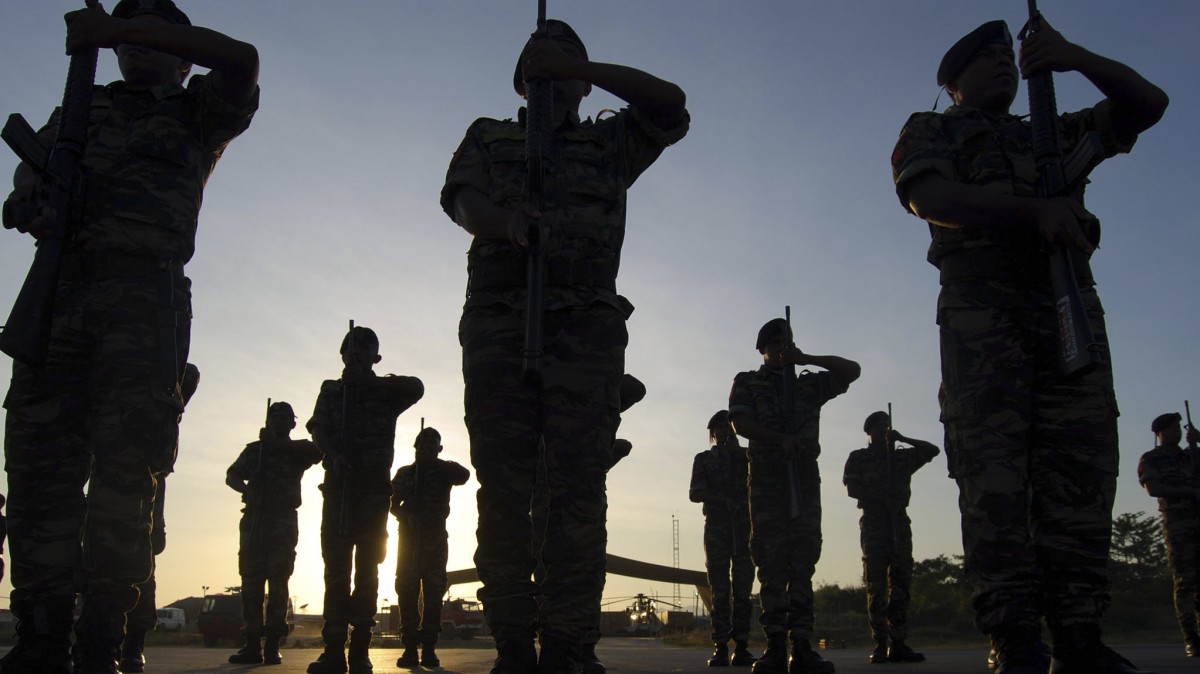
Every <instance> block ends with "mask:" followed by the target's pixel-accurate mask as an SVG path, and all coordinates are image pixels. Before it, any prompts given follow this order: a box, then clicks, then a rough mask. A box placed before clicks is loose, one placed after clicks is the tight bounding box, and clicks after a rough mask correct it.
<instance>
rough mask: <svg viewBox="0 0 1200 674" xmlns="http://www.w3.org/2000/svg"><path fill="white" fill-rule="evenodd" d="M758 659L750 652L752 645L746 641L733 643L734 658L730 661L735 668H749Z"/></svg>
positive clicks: (741, 640) (739, 640)
mask: <svg viewBox="0 0 1200 674" xmlns="http://www.w3.org/2000/svg"><path fill="white" fill-rule="evenodd" d="M757 659H758V658H756V657H754V654H753V653H751V652H750V645H749V644H748V643H746V640H745V639H738V640H736V641H734V642H733V657H732V658H730V659H729V664H731V665H733V666H734V667H749V666H750V665H753V664H754V661H755V660H757Z"/></svg>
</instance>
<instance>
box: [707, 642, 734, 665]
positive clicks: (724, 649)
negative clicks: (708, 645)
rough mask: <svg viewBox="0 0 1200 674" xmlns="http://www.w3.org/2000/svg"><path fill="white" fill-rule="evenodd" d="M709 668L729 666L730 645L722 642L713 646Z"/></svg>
mask: <svg viewBox="0 0 1200 674" xmlns="http://www.w3.org/2000/svg"><path fill="white" fill-rule="evenodd" d="M708 666H709V667H728V666H729V644H727V643H724V642H721V643H718V644H713V654H712V655H711V656H709V658H708Z"/></svg>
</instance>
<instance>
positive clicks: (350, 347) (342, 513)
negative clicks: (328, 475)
mask: <svg viewBox="0 0 1200 674" xmlns="http://www.w3.org/2000/svg"><path fill="white" fill-rule="evenodd" d="M346 352H347V353H348V354H350V355H349V357H350V358H351V359H353V358H356V357H357V354H356V352H355V350H354V319H350V330H349V331H348V332H347V333H346ZM347 367H349V366H347ZM352 407H353V401H352V400H351V397H350V382H348V381H346V379H345V377H343V378H342V443H341V444H342V446H341V448H340V449H341V453H342V468H341V470H342V500H341V504H340V505H339V507H338V535H340V536H349V535H350V489H351V488H352V487H353V486H354V476H353V473H354V471H353V470H351V463H350V431H351V427H350V409H351V408H352Z"/></svg>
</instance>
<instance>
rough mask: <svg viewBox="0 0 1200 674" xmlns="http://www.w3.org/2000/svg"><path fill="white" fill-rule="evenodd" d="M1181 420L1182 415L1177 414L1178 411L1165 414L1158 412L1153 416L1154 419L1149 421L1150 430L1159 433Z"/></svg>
mask: <svg viewBox="0 0 1200 674" xmlns="http://www.w3.org/2000/svg"><path fill="white" fill-rule="evenodd" d="M1182 420H1183V417H1181V416H1179V412H1168V413H1167V414H1160V415H1158V416H1156V417H1154V421H1151V422H1150V432H1151V433H1161V432H1163V431H1165V430H1167V429H1168V428H1170V427H1171V426H1174V425H1175V424H1177V423H1179V422H1180V421H1182Z"/></svg>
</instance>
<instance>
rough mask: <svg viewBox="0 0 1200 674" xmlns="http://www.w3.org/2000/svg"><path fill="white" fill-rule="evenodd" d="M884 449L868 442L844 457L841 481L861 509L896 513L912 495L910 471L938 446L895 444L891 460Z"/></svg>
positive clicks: (917, 468) (931, 457) (919, 466)
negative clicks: (898, 445) (904, 445)
mask: <svg viewBox="0 0 1200 674" xmlns="http://www.w3.org/2000/svg"><path fill="white" fill-rule="evenodd" d="M886 451H887V449H886V447H885V446H883V445H878V444H875V443H872V444H870V445H868V446H867V447H864V448H862V449H856V450H854V451H853V452H850V455H849V456H848V457H846V468H845V471H844V472H843V474H842V483H843V484H845V485H846V491H847V492H848V493H849V494H850V497H851V498H855V499H858V507H859V508H860V509H862V510H864V511H865V510H876V509H881V510H888V509H890V510H891V511H893V512H898V511H901V510H904V509H905V508H907V507H908V502H909V500H910V499H911V498H912V476H913V473H916V472H917V471H918V470H920V469H921V467H922V466H924V465H925V464H927V463H929V462H930V461H932V460H933V457H935V456H937V455H938V448H937V447H936V446H934V445H933V444H931V443H928V442H924V443H921V444H919V445H917V444H915V443H914V446H913V447H896V448H895V450H893V452H892V457H891V461H888V457H887V455H886V454H885V452H886ZM889 464H890V466H889ZM889 469H890V474H889Z"/></svg>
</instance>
